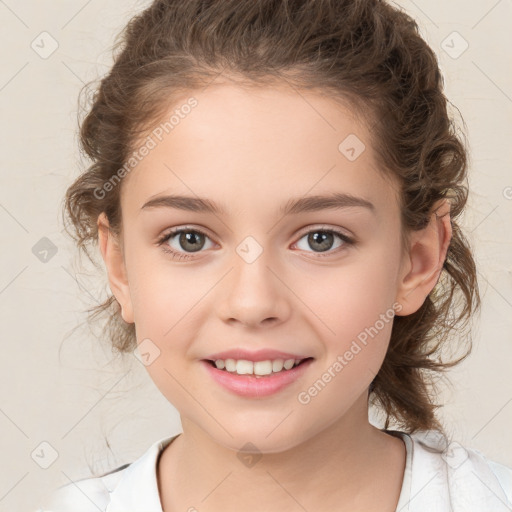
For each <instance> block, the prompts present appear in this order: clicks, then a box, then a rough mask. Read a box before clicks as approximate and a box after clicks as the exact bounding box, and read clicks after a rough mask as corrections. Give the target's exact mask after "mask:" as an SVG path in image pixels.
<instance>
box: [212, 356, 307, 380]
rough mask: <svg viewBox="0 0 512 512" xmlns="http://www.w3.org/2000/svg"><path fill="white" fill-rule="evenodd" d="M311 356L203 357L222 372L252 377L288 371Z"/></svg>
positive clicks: (269, 375) (263, 376) (270, 375)
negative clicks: (250, 359) (261, 358)
mask: <svg viewBox="0 0 512 512" xmlns="http://www.w3.org/2000/svg"><path fill="white" fill-rule="evenodd" d="M313 359H314V358H313V357H306V358H304V359H295V360H293V359H288V360H286V361H284V360H282V359H281V360H279V359H278V360H274V361H271V360H267V361H256V362H253V361H247V360H239V361H235V360H233V359H226V360H222V359H217V360H216V361H214V360H212V359H203V361H205V362H206V363H208V364H209V365H210V366H211V367H212V368H215V369H216V370H219V371H221V372H224V373H231V374H233V375H236V376H240V377H253V378H257V379H259V378H269V377H272V376H273V375H276V374H279V373H283V372H288V371H290V370H292V369H295V368H297V367H298V366H301V365H304V364H305V363H308V362H310V361H312V360H313Z"/></svg>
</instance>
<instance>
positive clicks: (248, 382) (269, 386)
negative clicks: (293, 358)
mask: <svg viewBox="0 0 512 512" xmlns="http://www.w3.org/2000/svg"><path fill="white" fill-rule="evenodd" d="M312 362H313V359H308V360H306V361H304V362H303V363H301V364H299V365H298V366H294V367H293V368H291V369H290V370H282V371H280V372H278V373H272V374H270V375H265V376H261V377H256V376H255V375H238V374H237V373H232V372H228V371H226V370H219V369H218V368H215V367H214V366H212V365H211V364H210V363H209V362H208V361H204V360H203V361H201V363H202V364H203V365H204V366H205V368H206V370H207V371H208V372H209V373H210V375H211V376H212V377H213V379H214V380H215V381H216V382H218V383H219V384H220V385H221V386H223V387H224V388H226V389H227V390H229V391H231V392H233V393H235V394H236V395H239V396H243V397H246V398H262V397H266V396H270V395H273V394H274V393H277V392H279V391H281V390H282V389H284V388H285V387H286V386H289V385H290V384H291V383H292V382H294V381H296V380H297V379H298V378H299V377H300V376H301V375H302V374H303V373H304V372H305V371H306V369H307V368H308V367H309V365H310V364H311V363H312Z"/></svg>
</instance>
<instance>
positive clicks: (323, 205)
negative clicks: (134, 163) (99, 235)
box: [141, 192, 375, 216]
mask: <svg viewBox="0 0 512 512" xmlns="http://www.w3.org/2000/svg"><path fill="white" fill-rule="evenodd" d="M160 207H166V208H174V209H177V210H185V211H190V212H201V213H213V214H218V215H225V213H226V211H225V209H224V208H223V207H221V206H219V205H217V204H216V203H214V202H212V201H210V200H209V199H205V198H201V197H190V196H178V195H165V196H159V197H155V198H154V199H150V200H149V201H147V202H146V203H144V205H143V206H142V208H141V210H143V209H145V208H160ZM352 207H363V208H367V209H368V210H370V211H371V213H373V214H375V206H374V205H373V204H372V203H371V202H370V201H368V200H366V199H363V198H362V197H357V196H354V195H352V194H345V193H339V192H338V193H334V194H331V195H316V196H306V197H300V198H297V199H290V200H289V201H288V202H287V203H286V204H284V205H283V206H282V207H281V209H280V210H279V213H280V215H283V216H286V215H296V214H299V213H305V212H315V211H319V210H337V209H339V208H352Z"/></svg>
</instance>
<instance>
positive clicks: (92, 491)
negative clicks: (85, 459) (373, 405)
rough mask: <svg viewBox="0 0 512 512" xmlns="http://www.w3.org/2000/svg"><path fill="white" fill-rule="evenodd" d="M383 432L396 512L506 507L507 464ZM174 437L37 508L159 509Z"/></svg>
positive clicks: (511, 479) (441, 441)
mask: <svg viewBox="0 0 512 512" xmlns="http://www.w3.org/2000/svg"><path fill="white" fill-rule="evenodd" d="M386 432H387V433H389V434H391V435H394V436H397V437H399V438H401V439H403V440H404V442H405V446H406V451H407V459H406V466H405V472H404V479H403V484H402V490H401V493H400V498H399V501H398V505H397V508H396V512H505V511H507V512H510V511H512V468H509V467H507V466H504V465H502V464H499V463H497V462H493V461H491V460H488V459H487V458H486V457H485V456H484V455H483V454H482V453H481V452H479V451H478V450H474V449H469V448H464V447H463V446H461V445H459V444H458V443H457V442H452V443H451V444H449V445H448V443H447V441H446V438H445V437H444V436H442V435H441V434H439V433H438V432H434V431H422V432H416V433H414V434H411V435H410V434H407V433H404V432H400V431H393V430H388V431H386ZM178 435H179V434H178ZM176 437H177V435H176V436H173V437H167V438H164V439H161V440H160V441H157V442H155V443H154V444H153V445H151V447H150V448H149V449H148V450H147V451H146V453H144V454H143V455H142V456H141V457H140V458H138V459H137V460H136V461H135V462H133V463H131V464H125V465H124V466H121V467H119V468H117V469H115V470H113V471H111V472H110V473H108V474H106V475H104V476H99V477H92V478H86V479H83V480H78V481H77V482H74V483H71V484H66V485H64V486H62V487H59V488H58V489H56V490H55V491H54V492H53V494H52V495H51V496H50V498H51V499H50V502H49V503H48V504H47V505H46V506H45V507H43V508H40V509H39V510H38V511H37V512H98V511H102V512H162V505H161V503H160V496H159V493H158V483H157V473H156V469H157V461H158V456H159V454H160V453H161V452H162V451H163V449H164V448H165V447H166V446H167V445H168V444H169V443H170V442H171V441H172V440H173V439H175V438H176ZM368 485H371V482H369V483H368ZM312 512H317V511H312Z"/></svg>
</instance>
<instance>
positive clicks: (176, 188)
mask: <svg viewBox="0 0 512 512" xmlns="http://www.w3.org/2000/svg"><path fill="white" fill-rule="evenodd" d="M187 97H188V96H187ZM187 97H184V98H183V102H182V103H184V102H185V101H186V99H187ZM194 97H195V98H196V99H197V100H198V105H197V106H196V107H195V108H194V109H193V110H192V112H191V113H190V114H189V115H188V116H186V117H185V118H184V119H183V120H181V121H180V123H179V124H178V125H177V126H175V128H174V129H173V130H172V131H170V132H169V134H168V135H167V136H166V137H165V138H164V139H163V140H162V141H161V142H160V143H159V144H158V145H157V146H156V147H155V148H154V149H152V150H151V152H150V153H149V155H147V156H146V157H145V158H144V159H143V160H142V161H141V162H140V163H139V164H138V165H137V167H136V168H135V169H133V170H132V171H131V173H130V174H129V175H128V176H127V177H126V178H125V180H124V182H123V184H122V194H121V208H122V222H123V226H124V228H123V233H122V237H121V239H120V240H117V239H116V238H115V237H114V236H113V235H112V233H111V232H109V230H108V221H107V219H106V217H105V215H104V214H102V215H100V217H99V218H98V228H99V245H100V249H101V253H102V256H103V259H104V261H105V264H106V267H107V272H108V278H109V283H110V288H111V290H112V292H113V293H114V294H115V296H116V298H117V300H118V301H119V303H120V305H121V307H122V316H123V319H124V320H125V321H126V322H128V323H132V322H134V323H135V326H136V333H137V340H138V343H140V342H141V341H142V340H144V339H146V338H149V339H150V340H151V342H150V343H152V344H154V345H156V346H157V347H158V349H159V351H160V355H159V357H157V358H156V359H155V360H154V361H153V362H151V364H149V365H148V366H147V367H146V368H147V370H148V372H149V375H150V377H151V379H152V380H153V381H154V382H155V384H156V386H157V387H158V388H159V389H160V391H161V392H162V394H163V395H164V396H165V397H166V398H167V399H168V400H169V402H171V403H172V404H173V405H174V406H175V407H176V408H177V410H178V411H179V412H180V415H181V418H182V426H183V433H182V434H181V435H180V436H179V437H178V438H177V439H176V440H175V441H174V442H173V443H171V444H170V445H169V446H168V447H167V448H166V449H165V450H164V451H163V454H162V456H161V458H160V460H159V463H158V468H157V473H158V484H159V490H160V496H161V501H162V506H163V510H164V511H165V512H170V511H172V512H174V511H178V510H179V511H185V510H189V509H190V510H195V509H192V508H190V507H196V508H197V510H200V511H201V512H203V511H210V512H211V511H223V512H231V511H235V510H236V511H240V510H250V511H266V512H273V511H280V512H282V511H295V510H297V511H298V510H304V509H306V510H307V511H311V512H313V511H318V510H322V511H331V510H333V511H334V510H336V511H338V512H340V511H345V510H347V511H348V510H351V511H354V510H365V511H366V512H371V511H374V510H375V511H377V510H378V511H379V512H382V511H385V510H388V511H394V510H395V507H396V504H397V502H398V497H399V494H400V489H401V486H402V480H403V473H404V467H405V455H406V453H405V446H404V444H403V442H402V441H401V440H400V439H397V438H395V437H393V436H391V435H389V434H386V433H383V432H382V431H380V430H379V429H377V428H376V427H374V426H372V425H371V424H370V423H369V421H368V387H369V385H370V383H371V381H372V379H373V378H374V376H375V375H376V373H377V372H378V370H379V368H380V366H381V364H382V362H383V360H384V357H385V354H386V350H387V347H388V344H389V339H390V334H391V327H392V322H391V321H390V322H388V323H386V324H385V326H384V328H382V329H381V330H380V331H379V332H378V335H376V336H375V337H373V339H370V340H371V341H370V342H369V343H368V344H367V345H366V346H365V347H364V349H363V350H361V351H360V352H359V353H358V354H357V356H356V357H354V358H353V359H352V360H351V361H350V362H349V363H348V364H347V365H346V366H345V367H344V368H343V370H342V371H341V372H339V373H338V374H337V375H336V377H335V378H333V379H332V380H331V381H330V382H329V383H328V384H327V385H326V386H325V388H324V389H323V390H322V391H321V392H320V393H318V395H317V396H315V397H314V398H312V399H311V401H310V402H309V403H308V404H302V403H300V402H299V401H298V399H297V396H298V394H299V393H300V392H301V391H304V390H307V389H308V388H309V387H310V386H311V385H312V384H313V383H314V382H315V381H316V380H317V379H319V378H320V377H321V376H322V374H323V372H325V371H326V370H327V369H328V368H329V367H330V366H332V364H333V362H334V361H336V358H337V356H338V355H340V354H344V353H345V352H346V351H347V350H348V349H349V347H350V345H351V343H352V341H353V340H355V339H356V338H357V336H358V334H360V333H361V332H362V331H363V330H364V329H365V327H368V326H372V325H374V324H375V322H376V320H378V319H379V315H380V314H385V313H386V311H389V310H390V309H392V306H393V304H394V303H396V304H399V308H400V311H399V312H398V311H397V314H399V315H409V314H411V313H413V312H415V311H417V310H418V308H419V307H420V306H421V305H422V303H423V302H424V300H425V297H426V296H427V295H428V293H429V292H430V291H431V290H432V288H433V287H434V286H435V284H436V282H437V280H438V278H439V274H440V271H441V268H442V264H443V261H444V259H445V257H446V251H447V248H448V245H449V241H450V238H451V224H450V215H449V208H450V206H449V203H448V202H445V201H441V202H439V204H437V205H436V208H437V207H439V209H438V210H437V215H436V214H434V213H433V214H432V216H431V221H430V224H429V225H428V226H427V227H426V228H425V229H423V230H422V231H418V232H415V233H413V234H412V236H411V242H410V245H409V247H407V248H406V250H405V251H402V248H401V245H400V232H401V223H400V210H399V205H398V203H397V200H396V197H397V195H396V194H397V187H396V185H395V184H394V183H392V182H391V181H389V180H386V179H384V177H383V175H382V173H381V171H380V170H379V168H378V161H377V159H376V157H375V155H374V153H373V150H372V147H371V144H370V136H369V132H368V130H367V129H366V128H365V126H364V125H363V124H362V123H360V122H358V119H357V117H356V115H355V114H354V113H353V112H352V111H351V110H350V109H349V108H348V107H347V106H343V105H341V104H340V103H335V102H334V101H333V100H332V99H330V98H328V97H327V96H324V95H321V94H320V93H313V92H311V91H309V92H301V93H300V94H298V92H297V91H296V90H293V89H290V88H287V87H286V86H284V85H283V86H282V87H277V86H275V87H265V88H263V87H260V88H259V89H254V90H247V89H242V88H241V87H240V86H238V85H235V84H231V83H229V82H226V83H221V84H218V85H213V84H212V85H210V86H208V88H207V89H206V90H204V91H201V92H194ZM177 104H180V103H179V102H178V103H177ZM175 108H176V104H173V108H171V109H169V112H172V111H173V110H174V109H175ZM349 134H356V135H357V137H358V138H359V139H360V140H362V141H363V142H364V144H365V146H366V149H365V150H364V151H363V152H362V153H361V154H360V156H359V157H358V158H357V159H356V160H354V161H350V160H349V159H347V158H346V157H345V156H344V155H343V154H342V153H341V152H340V151H339V150H338V145H339V144H340V142H341V141H343V140H344V139H345V138H346V137H347V135H349ZM334 191H338V192H344V193H351V194H353V195H356V196H360V197H363V198H365V199H367V200H369V201H371V202H372V203H373V204H374V206H375V215H374V214H372V213H371V212H370V211H369V210H367V209H365V208H362V207H351V208H341V209H336V210H322V211H317V212H307V213H300V214H297V215H291V216H288V217H283V216H282V215H280V214H279V213H278V209H279V208H280V207H281V206H282V205H283V204H285V203H286V202H287V201H288V200H290V198H298V197H302V196H304V195H313V194H323V193H332V192H334ZM169 193H174V194H183V195H191V196H199V197H203V198H208V199H210V200H211V201H214V202H215V203H217V204H220V205H222V206H223V207H224V208H225V209H226V215H216V214H211V213H199V212H190V211H188V212H187V211H181V210H178V209H170V208H153V209H149V208H148V209H145V210H141V207H142V205H143V204H144V203H145V202H146V201H148V200H149V199H150V198H153V197H156V196H158V195H164V194H169ZM174 227H187V228H190V227H192V228H197V229H200V230H201V231H203V232H206V234H207V238H202V239H200V240H202V241H203V244H204V245H203V248H202V249H201V251H199V252H192V251H191V250H190V246H186V247H185V248H183V246H182V245H181V246H180V244H179V236H175V237H174V238H173V239H170V240H168V241H167V242H166V244H167V246H168V247H171V248H173V249H174V250H176V251H178V252H181V253H185V254H186V253H187V249H188V254H191V255H192V258H191V259H190V260H188V261H180V260H174V259H172V258H171V256H170V255H169V254H167V253H166V252H164V250H163V248H162V246H158V245H157V240H158V239H159V238H160V237H162V236H163V235H164V234H165V233H167V232H169V229H170V228H174ZM320 228H323V229H329V228H330V229H339V230H340V231H342V232H343V233H344V234H346V235H347V236H349V237H350V236H352V237H353V238H355V239H356V240H357V242H356V243H355V244H354V245H348V244H345V243H344V242H343V240H340V239H338V238H337V237H336V236H335V237H334V238H333V239H332V245H331V246H329V245H327V246H326V248H324V249H323V251H324V252H320V251H321V250H322V249H321V248H319V246H318V244H317V245H312V244H311V243H308V237H307V236H305V235H307V233H308V232H311V231H313V232H315V230H319V229H320ZM247 236H252V237H253V238H254V239H255V240H256V241H257V242H258V244H259V245H260V246H261V248H262V249H263V252H262V254H261V255H260V256H259V257H258V258H257V259H256V260H255V261H253V262H252V263H250V264H249V263H247V262H246V261H245V260H244V259H243V258H241V257H240V256H239V254H238V253H237V252H236V248H237V247H238V245H239V244H240V243H241V242H242V241H243V240H244V239H245V238H246V237H247ZM199 245H200V244H199ZM319 254H320V255H319ZM325 254H329V255H327V256H325V257H322V255H325ZM236 347H246V348H248V349H250V350H257V349H260V348H275V349H278V350H283V351H289V352H294V353H299V354H304V355H306V356H312V357H314V358H315V360H314V362H313V364H312V365H311V366H310V367H309V368H308V369H307V371H306V373H305V374H304V375H303V376H302V377H301V378H300V379H298V380H297V381H295V382H294V383H293V384H291V385H290V386H288V387H287V388H286V389H285V390H282V391H281V392H279V393H277V394H275V395H273V396H270V397H266V398H260V399H249V398H243V397H239V396H236V395H234V394H232V393H230V392H229V391H227V390H224V389H223V388H221V387H220V386H219V385H218V384H217V383H216V382H215V381H213V379H212V378H211V377H210V376H209V375H208V374H207V373H206V372H205V371H204V368H203V366H202V363H200V360H201V359H203V358H207V357H208V355H210V354H213V353H214V352H218V351H221V350H225V349H230V348H236ZM247 442H251V443H253V444H254V445H255V446H256V447H257V450H258V452H259V454H260V455H262V457H261V458H260V459H259V460H258V462H257V463H256V464H255V465H253V466H251V467H248V466H246V465H245V464H243V463H242V462H241V460H240V459H239V458H238V457H237V454H238V452H239V450H240V448H241V447H242V446H244V445H245V444H246V443H247ZM203 500H204V501H203Z"/></svg>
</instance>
